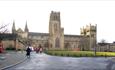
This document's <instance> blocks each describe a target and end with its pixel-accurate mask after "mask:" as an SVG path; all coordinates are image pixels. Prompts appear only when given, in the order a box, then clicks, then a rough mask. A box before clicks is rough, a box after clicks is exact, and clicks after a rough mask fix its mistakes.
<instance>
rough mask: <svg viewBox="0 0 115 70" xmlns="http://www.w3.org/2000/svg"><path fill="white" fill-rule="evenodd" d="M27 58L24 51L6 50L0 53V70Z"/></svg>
mask: <svg viewBox="0 0 115 70" xmlns="http://www.w3.org/2000/svg"><path fill="white" fill-rule="evenodd" d="M26 59H27V57H26V55H25V52H20V51H18V52H16V51H7V52H6V53H0V70H4V69H6V68H9V67H12V66H14V65H17V64H19V63H21V62H23V61H25V60H26Z"/></svg>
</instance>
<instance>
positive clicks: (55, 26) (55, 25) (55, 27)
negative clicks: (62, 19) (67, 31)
mask: <svg viewBox="0 0 115 70" xmlns="http://www.w3.org/2000/svg"><path fill="white" fill-rule="evenodd" d="M54 29H55V32H57V24H54Z"/></svg>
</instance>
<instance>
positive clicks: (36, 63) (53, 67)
mask: <svg viewBox="0 0 115 70" xmlns="http://www.w3.org/2000/svg"><path fill="white" fill-rule="evenodd" d="M111 59H112V58H110V57H109V58H104V57H103V58H102V57H97V58H94V57H92V58H91V57H77V58H73V57H58V56H50V55H46V54H44V53H42V54H36V53H32V55H31V58H29V59H27V60H26V61H25V62H23V63H21V64H19V65H16V66H14V67H12V68H9V69H7V70H115V62H113V61H112V60H111Z"/></svg>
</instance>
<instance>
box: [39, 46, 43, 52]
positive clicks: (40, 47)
mask: <svg viewBox="0 0 115 70" xmlns="http://www.w3.org/2000/svg"><path fill="white" fill-rule="evenodd" d="M39 52H40V53H42V52H43V48H42V46H41V45H40V46H39Z"/></svg>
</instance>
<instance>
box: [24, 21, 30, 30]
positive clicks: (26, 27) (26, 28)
mask: <svg viewBox="0 0 115 70" xmlns="http://www.w3.org/2000/svg"><path fill="white" fill-rule="evenodd" d="M24 31H25V32H29V29H28V26H27V21H26V25H25V30H24Z"/></svg>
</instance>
